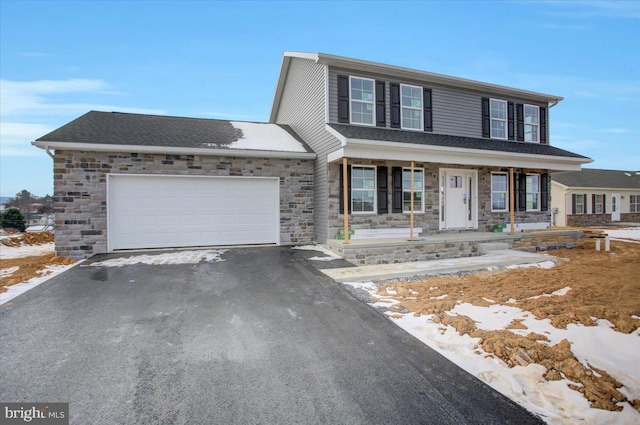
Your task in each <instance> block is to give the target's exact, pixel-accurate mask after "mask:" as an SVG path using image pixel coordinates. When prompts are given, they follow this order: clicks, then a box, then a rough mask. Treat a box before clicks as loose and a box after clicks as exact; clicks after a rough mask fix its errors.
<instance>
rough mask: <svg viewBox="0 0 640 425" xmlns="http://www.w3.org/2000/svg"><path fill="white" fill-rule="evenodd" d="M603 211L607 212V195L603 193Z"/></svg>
mask: <svg viewBox="0 0 640 425" xmlns="http://www.w3.org/2000/svg"><path fill="white" fill-rule="evenodd" d="M602 213H603V214H606V213H607V195H602Z"/></svg>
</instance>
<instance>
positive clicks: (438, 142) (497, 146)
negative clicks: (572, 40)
mask: <svg viewBox="0 0 640 425" xmlns="http://www.w3.org/2000/svg"><path fill="white" fill-rule="evenodd" d="M328 125H329V126H330V127H332V128H333V129H334V130H336V131H337V132H338V133H340V134H342V135H343V136H344V137H346V138H348V139H364V140H377V141H387V142H401V143H413V144H417V145H428V146H445V147H450V148H461V149H479V150H487V151H499V152H512V153H519V154H531V155H548V156H560V157H568V158H585V159H587V157H585V156H582V155H578V154H577V153H573V152H569V151H565V150H563V149H559V148H556V147H553V146H549V145H543V144H539V143H526V142H514V141H507V140H496V139H481V138H474V137H462V136H449V135H444V134H433V133H426V132H419V131H406V130H392V129H387V128H378V127H363V126H355V125H345V124H328Z"/></svg>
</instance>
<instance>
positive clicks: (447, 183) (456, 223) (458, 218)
mask: <svg viewBox="0 0 640 425" xmlns="http://www.w3.org/2000/svg"><path fill="white" fill-rule="evenodd" d="M476 182H477V172H476V171H474V170H452V169H447V170H441V171H440V197H441V202H440V207H441V213H440V228H442V229H469V228H475V227H477V224H476V217H477V211H478V207H477V205H476V204H477V203H476V199H477V196H476V192H477V189H476V186H477V183H476Z"/></svg>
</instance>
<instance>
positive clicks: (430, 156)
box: [34, 52, 591, 258]
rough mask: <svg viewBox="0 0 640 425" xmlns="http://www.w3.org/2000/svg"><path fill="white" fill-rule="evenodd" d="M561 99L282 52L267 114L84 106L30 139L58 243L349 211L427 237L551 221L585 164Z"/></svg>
mask: <svg viewBox="0 0 640 425" xmlns="http://www.w3.org/2000/svg"><path fill="white" fill-rule="evenodd" d="M561 100H562V98H561V97H558V96H552V95H546V94H541V93H534V92H530V91H525V90H519V89H514V88H509V87H503V86H497V85H493V84H488V83H482V82H477V81H471V80H465V79H460V78H455V77H449V76H444V75H438V74H433V73H429V72H423V71H417V70H411V69H406V68H400V67H395V66H390V65H384V64H378V63H372V62H365V61H361V60H356V59H350V58H344V57H338V56H332V55H326V54H319V53H313V54H310V53H292V52H286V53H285V54H284V57H283V61H282V66H281V69H280V75H279V78H278V82H277V86H276V93H275V98H274V102H273V105H272V109H271V116H270V120H269V121H270V123H269V124H257V123H237V122H236V123H231V122H228V121H220V120H204V119H190V118H176V117H158V116H148V115H135V114H119V113H101V112H90V113H88V114H87V115H84V116H82V117H80V118H78V119H77V120H76V121H73V122H71V123H69V124H67V125H66V126H63V127H61V128H60V129H58V130H55V131H54V132H52V133H50V134H48V135H46V136H43V137H41V138H40V139H38V140H37V141H36V142H34V144H35V145H36V146H38V147H40V148H44V149H47V150H48V151H50V150H54V151H55V154H54V155H53V157H54V190H55V195H54V196H55V202H56V209H55V212H56V244H57V248H56V250H57V252H58V253H59V254H63V255H72V256H76V257H77V256H87V255H90V254H94V253H100V252H107V251H111V250H114V249H123V248H149V247H173V246H196V245H221V244H223V245H224V244H227V245H232V244H239V243H245V244H246V243H275V244H298V243H308V242H311V241H313V240H315V241H316V242H319V243H324V242H325V241H327V240H328V239H334V238H335V237H336V235H337V234H338V232H339V231H340V229H343V228H344V225H345V215H344V212H345V209H346V210H347V216H346V218H347V222H348V223H347V225H348V226H349V227H350V228H351V229H355V231H356V232H358V231H361V232H363V231H369V232H372V233H371V235H372V236H374V237H375V236H376V235H377V236H383V235H385V233H384V230H385V229H387V230H388V229H406V228H408V227H409V225H410V223H411V222H413V224H414V225H415V227H416V228H417V229H420V230H421V232H422V235H432V234H434V233H450V232H460V231H472V232H473V231H479V232H484V231H488V230H491V229H493V228H494V227H496V226H497V225H504V224H507V223H509V222H510V217H511V215H512V214H513V217H514V220H515V222H516V223H517V224H518V225H520V226H521V227H519V228H526V226H527V225H531V226H532V227H535V228H539V227H540V226H542V227H546V226H548V225H549V223H550V221H551V213H550V205H549V192H550V187H549V186H550V179H549V173H550V172H552V171H570V170H571V171H577V170H580V167H581V165H582V164H585V163H588V162H591V160H590V159H589V158H586V157H584V156H581V155H579V154H575V153H572V152H568V151H565V150H562V149H559V148H556V147H553V146H551V145H550V135H549V124H550V120H549V111H550V108H552V107H553V106H555V105H556V104H557V103H558V102H560V101H561ZM248 133H251V136H250V137H249V138H250V139H251V141H252V143H249V144H245V145H244V146H242V142H243V141H244V140H245V138H246V137H247V134H248ZM345 170H346V171H345ZM412 170H413V171H412ZM147 175H153V177H149V176H147ZM186 175H190V176H200V177H199V178H193V177H192V178H187V177H185V176H186ZM204 176H206V178H205V177H204ZM221 176H236V178H234V179H222V178H221ZM257 177H260V178H257ZM345 179H346V183H347V184H346V185H345V184H343V183H344V182H345ZM412 180H413V185H411V181H412ZM511 181H513V184H511V183H510V182H511ZM345 189H346V193H345ZM345 195H346V196H345ZM263 197H264V198H266V199H262V198H263ZM200 198H204V200H203V201H200V200H199V199H200ZM345 198H346V200H347V202H346V203H344V202H343V200H344V199H345ZM216 200H219V201H220V202H221V205H223V206H221V207H219V208H217V207H216V202H217V201H216ZM167 206H170V208H166V207H167ZM269 211H270V212H271V213H272V214H271V215H268V214H267V216H264V217H263V216H262V215H261V214H263V213H265V214H266V212H269ZM187 213H188V214H187ZM242 219H245V221H246V223H247V226H248V227H246V230H244V228H243V227H242V226H241V224H240V222H241V221H242ZM212 223H213V224H212ZM261 223H262V224H261ZM225 229H226V230H225ZM376 232H380V233H376ZM263 233H264V236H263V235H262V234H263ZM220 235H224V237H222V238H221V237H220ZM387 235H388V234H387ZM416 258H418V257H416Z"/></svg>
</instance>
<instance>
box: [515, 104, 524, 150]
mask: <svg viewBox="0 0 640 425" xmlns="http://www.w3.org/2000/svg"><path fill="white" fill-rule="evenodd" d="M516 115H518V141H519V142H523V141H524V106H523V105H522V103H516Z"/></svg>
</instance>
